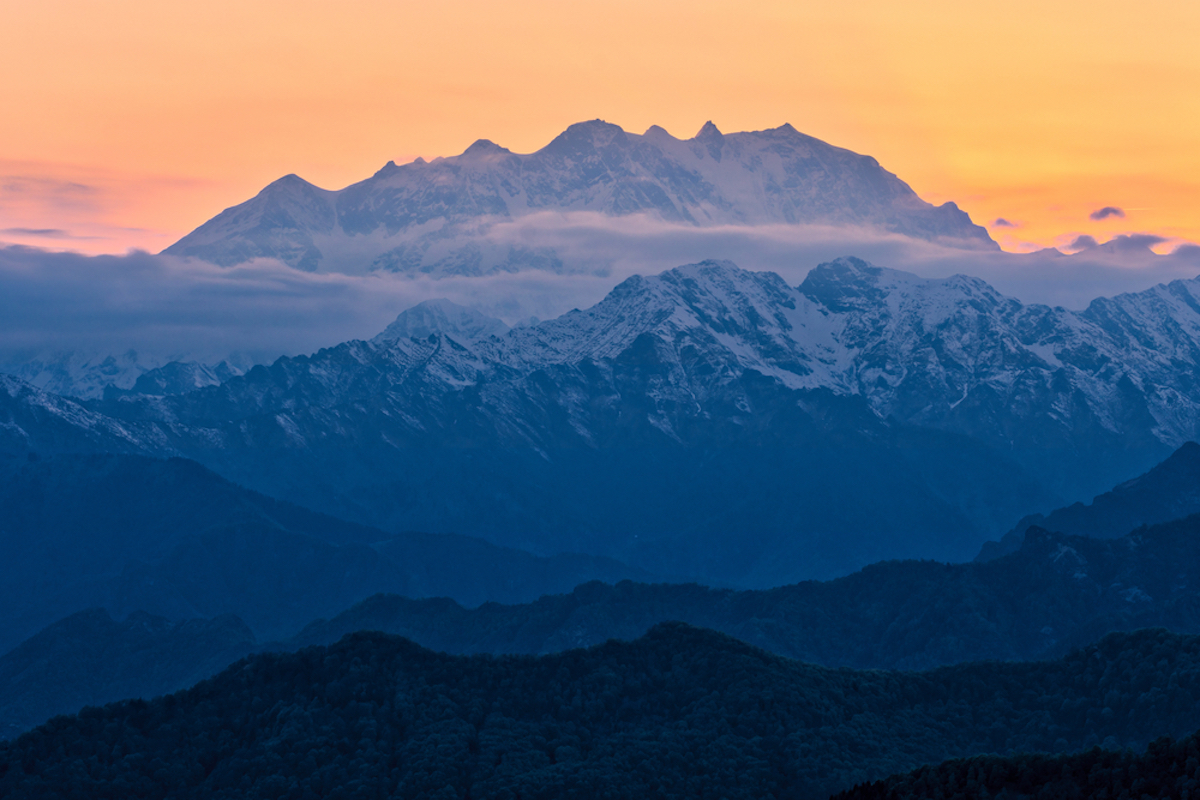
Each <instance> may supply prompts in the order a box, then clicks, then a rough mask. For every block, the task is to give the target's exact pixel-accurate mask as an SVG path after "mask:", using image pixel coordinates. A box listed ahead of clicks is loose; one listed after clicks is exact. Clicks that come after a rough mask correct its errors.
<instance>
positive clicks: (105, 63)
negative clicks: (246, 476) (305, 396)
mask: <svg viewBox="0 0 1200 800" xmlns="http://www.w3.org/2000/svg"><path fill="white" fill-rule="evenodd" d="M821 5H828V6H832V5H833V4H821ZM0 19H2V20H3V21H4V25H3V30H2V31H0V109H2V112H0V113H2V114H3V117H2V118H0V119H2V124H0V241H6V242H10V243H11V242H20V243H25V244H34V245H39V246H46V247H53V248H69V249H76V250H80V251H83V252H123V251H124V250H126V249H127V248H129V247H141V248H146V249H150V250H158V249H161V248H162V247H164V246H166V245H167V244H169V243H170V242H172V241H174V240H175V239H176V238H178V237H179V236H181V235H182V234H184V233H186V232H187V231H188V230H190V229H192V228H194V227H195V226H197V225H199V224H200V223H201V222H203V221H204V220H206V219H207V218H209V217H211V216H213V215H214V214H215V213H217V212H218V211H220V210H221V209H223V208H225V207H226V206H229V205H233V204H235V203H238V202H241V201H242V200H245V199H247V198H248V197H250V196H251V195H253V194H254V193H255V192H257V191H258V189H260V188H261V187H262V186H263V185H265V184H266V183H268V182H269V181H271V180H273V179H275V178H277V177H279V176H281V175H284V174H286V173H289V172H296V173H299V174H300V175H302V176H304V177H306V178H308V179H309V180H311V181H313V182H314V183H317V184H319V185H321V186H325V187H328V188H339V187H341V186H343V185H346V184H348V183H351V182H353V181H356V180H360V179H362V178H365V177H367V176H369V175H370V174H371V173H373V172H374V171H375V170H376V169H378V168H379V167H380V166H382V165H383V164H384V163H385V162H386V161H388V160H389V159H395V160H396V161H406V160H409V159H411V158H413V157H416V156H418V155H420V156H424V157H426V158H431V157H434V156H437V155H451V154H455V153H458V152H461V151H462V150H463V149H464V148H465V147H466V146H467V145H468V144H470V143H471V142H472V141H473V140H474V139H476V138H480V137H485V138H489V139H492V140H494V141H496V142H498V143H500V144H503V145H505V146H507V147H509V148H511V149H513V150H516V151H519V152H528V151H531V150H535V149H537V148H539V147H541V146H542V145H544V144H545V143H546V142H548V141H549V140H550V139H551V138H553V136H554V135H555V134H557V133H558V132H559V131H561V130H562V129H563V128H565V127H566V126H567V125H568V124H570V123H572V122H577V121H580V120H584V119H592V118H596V117H600V118H603V119H606V120H608V121H610V122H615V123H617V124H619V125H621V126H622V127H624V128H626V129H627V130H631V131H636V132H641V131H643V130H645V129H646V128H647V127H649V126H650V125H652V124H659V125H662V126H663V127H665V128H667V130H669V131H671V132H672V133H674V134H675V135H677V136H690V135H693V134H694V133H695V132H696V130H698V129H699V128H700V126H701V125H702V124H703V123H704V121H705V120H707V119H712V120H713V121H714V122H715V123H716V124H717V125H718V126H719V127H720V128H721V129H722V130H725V131H735V130H752V129H760V128H765V127H774V126H776V125H779V124H781V123H783V122H791V123H792V124H793V125H795V126H796V127H797V128H798V129H800V130H802V131H804V132H806V133H809V134H811V135H814V136H817V137H819V138H821V139H824V140H826V141H829V142H831V143H833V144H837V145H841V146H844V147H849V148H851V149H853V150H857V151H859V152H863V153H868V154H870V155H873V156H875V157H877V158H878V159H879V160H880V161H881V162H882V163H883V165H884V166H885V167H887V168H888V169H890V170H891V171H893V172H895V173H896V174H898V175H899V176H900V177H901V178H903V179H905V180H906V181H908V182H909V183H910V184H911V185H912V186H913V188H914V189H916V190H917V192H918V193H920V194H921V195H922V196H923V197H925V198H926V199H928V200H930V201H932V202H942V201H944V200H949V199H953V200H955V201H956V202H958V203H959V205H960V206H962V207H963V208H964V209H966V210H967V211H968V212H969V213H970V214H971V216H972V218H973V219H975V220H976V221H977V222H980V223H984V224H989V225H990V224H991V223H992V221H993V220H995V219H996V218H997V217H1004V218H1005V219H1008V220H1010V221H1013V222H1014V223H1017V225H1018V227H1015V228H1008V229H1005V228H995V227H993V228H991V230H992V233H993V236H995V237H996V238H997V239H998V240H999V241H1001V242H1002V244H1004V245H1005V246H1006V247H1007V248H1009V249H1021V248H1022V247H1023V246H1029V245H1030V244H1056V243H1064V242H1066V241H1069V240H1070V239H1071V238H1073V237H1074V236H1075V235H1077V234H1080V233H1087V234H1091V235H1093V236H1095V237H1096V238H1098V239H1100V240H1101V241H1103V240H1104V239H1106V238H1108V237H1109V236H1111V235H1112V234H1115V233H1122V232H1135V231H1136V232H1148V233H1157V234H1159V235H1162V236H1164V237H1175V238H1181V239H1187V240H1191V241H1200V103H1198V102H1197V99H1196V98H1197V97H1200V3H1195V2H1178V1H1176V0H1171V1H1169V2H1168V1H1166V0H1143V1H1142V2H1140V3H1138V4H1132V3H1128V2H1121V3H1118V2H1108V0H1093V1H1092V2H1087V3H1083V2H1067V1H1063V0H1059V1H1058V2H1054V3H1044V2H1037V3H1034V2H1026V1H1025V0H1014V1H1010V2H1006V3H989V4H984V3H973V2H962V0H957V1H956V2H942V1H941V0H938V1H936V2H934V1H931V0H930V1H926V2H908V3H896V2H894V0H893V1H892V2H875V1H874V0H869V1H867V2H849V3H844V4H840V6H839V7H837V8H832V7H830V8H818V4H816V3H804V2H796V0H793V1H792V2H785V3H779V2H758V3H755V4H735V3H732V2H711V1H706V0H687V1H686V2H683V1H682V0H680V1H677V0H656V1H655V2H646V0H639V2H625V1H624V0H605V1H604V2H592V1H591V0H572V2H562V0H549V1H543V0H526V1H525V2H509V3H500V2H496V1H495V0H442V2H438V3H415V2H395V0H393V1H392V2H372V1H370V0H359V1H355V0H348V1H343V2H340V3H330V2H327V1H324V0H323V1H322V2H310V1H309V0H288V2H253V1H252V0H241V1H240V2H226V1H225V0H210V2H207V3H202V4H201V3H188V4H184V3H178V2H166V3H164V2H161V0H159V1H158V2H148V1H144V0H126V1H124V2H122V1H121V0H110V2H105V3H101V2H98V1H97V0H39V2H37V3H33V2H28V0H0ZM1110 205H1111V206H1118V207H1121V208H1124V209H1126V217H1125V218H1124V219H1120V218H1115V217H1114V218H1110V219H1108V220H1105V221H1103V222H1092V221H1090V220H1089V219H1088V213H1089V212H1091V211H1093V210H1095V209H1097V208H1100V207H1102V206H1110Z"/></svg>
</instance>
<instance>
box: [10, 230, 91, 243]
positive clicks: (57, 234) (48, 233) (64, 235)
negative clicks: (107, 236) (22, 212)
mask: <svg viewBox="0 0 1200 800" xmlns="http://www.w3.org/2000/svg"><path fill="white" fill-rule="evenodd" d="M4 234H7V235H9V236H21V237H30V238H35V239H78V240H92V239H97V238H99V237H97V236H76V235H74V234H73V233H71V232H70V231H65V230H63V229H62V228H0V235H4Z"/></svg>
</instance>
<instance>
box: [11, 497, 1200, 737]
mask: <svg viewBox="0 0 1200 800" xmlns="http://www.w3.org/2000/svg"><path fill="white" fill-rule="evenodd" d="M404 541H406V540H405V539H403V538H400V539H396V540H393V543H392V544H385V545H383V546H382V547H379V546H377V549H379V550H381V552H382V553H383V555H385V556H388V557H395V556H396V555H397V554H396V552H395V547H396V544H395V543H397V542H404ZM410 547H411V546H410ZM406 555H407V557H401V558H396V559H395V560H396V561H397V563H399V564H402V565H404V566H405V567H406V568H407V570H408V574H409V575H410V576H412V575H414V574H418V575H419V574H420V571H421V570H422V569H425V570H430V571H434V572H436V571H438V570H443V571H444V572H445V573H446V575H447V576H449V575H451V574H457V575H458V576H459V577H460V579H461V581H462V582H464V583H466V582H469V581H477V582H479V583H480V584H483V586H481V587H479V590H480V591H483V590H484V589H485V588H490V589H491V590H492V591H495V585H496V584H495V582H494V577H492V582H490V583H489V576H488V575H487V574H486V573H485V571H484V568H483V567H482V566H476V563H477V560H476V559H472V558H471V557H470V555H469V554H468V553H465V552H461V551H460V552H459V553H458V554H457V555H449V556H448V555H447V554H446V553H445V552H438V551H436V550H432V549H431V548H426V549H424V550H422V551H416V552H411V551H410V552H409V553H407V554H406ZM485 555H486V554H485ZM437 557H440V558H441V559H443V561H442V563H440V564H437V563H431V562H430V560H431V559H433V558H437ZM239 559H240V560H246V556H245V555H243V554H236V553H235V554H233V556H232V558H231V561H232V562H233V563H231V564H230V566H229V567H228V570H229V571H230V572H232V571H235V570H237V569H238V568H239V567H238V566H237V562H238V561H239ZM513 561H514V560H513V559H512V558H511V557H510V559H509V561H508V562H505V561H503V560H502V559H500V558H496V559H495V560H494V564H495V565H496V569H497V571H500V570H504V571H505V572H507V573H508V575H509V577H510V580H511V579H512V577H514V576H513V572H515V570H516V569H517V568H519V567H520V562H516V564H514V563H513ZM251 563H252V564H254V565H260V566H261V562H260V561H252V562H251ZM279 565H283V566H286V554H284V555H283V556H279V557H277V558H276V559H275V566H273V567H272V568H274V569H278V568H279ZM546 566H548V567H552V566H558V568H559V573H558V577H559V578H560V579H562V578H564V577H565V575H564V573H565V572H566V570H564V569H563V565H562V564H558V565H553V564H550V565H546ZM328 569H329V570H330V571H336V570H339V569H341V565H340V564H339V563H336V562H332V561H331V563H330V564H329V565H328ZM527 569H528V568H527ZM535 574H537V573H535ZM576 574H578V573H576ZM551 575H553V573H551ZM551 575H546V576H543V579H544V581H545V583H544V584H543V585H553V580H552V578H551ZM481 576H482V577H481ZM309 580H310V581H311V583H312V584H313V585H314V586H316V587H319V586H321V585H323V584H324V583H325V582H327V581H328V577H327V576H322V575H320V574H319V573H318V574H316V575H315V576H310V577H309ZM413 583H414V584H415V585H418V586H425V587H428V586H431V585H437V584H436V582H435V581H430V580H429V579H428V578H426V579H425V580H424V581H423V582H418V581H417V580H413ZM530 583H532V581H530ZM442 585H446V586H454V585H455V584H454V583H453V582H452V581H451V580H449V579H448V577H447V578H443V580H442ZM1197 586H1200V515H1193V516H1190V517H1188V518H1186V519H1183V520H1178V521H1174V522H1170V523H1165V524H1160V525H1155V526H1151V527H1143V528H1140V529H1138V530H1137V531H1135V532H1133V533H1131V534H1128V535H1126V536H1125V537H1121V538H1118V539H1097V538H1092V537H1086V536H1066V535H1063V534H1055V533H1050V532H1048V531H1045V530H1043V529H1040V528H1031V529H1030V530H1029V531H1028V534H1027V536H1026V537H1025V539H1024V541H1023V543H1022V544H1021V546H1020V548H1019V550H1018V551H1017V552H1015V553H1013V554H1010V555H1007V556H1005V557H1002V558H999V559H995V560H992V561H989V562H987V563H967V564H954V565H949V564H939V563H934V562H917V561H903V562H901V561H894V562H885V563H881V564H875V565H872V566H870V567H868V568H866V569H864V570H862V571H861V572H858V573H855V574H854V575H850V576H847V577H845V578H840V579H838V580H835V581H831V582H827V583H817V582H806V583H801V584H797V585H792V586H785V587H780V588H778V589H772V590H769V591H758V592H753V591H750V592H738V591H732V590H728V589H712V588H707V587H703V586H698V585H695V584H691V585H672V584H647V583H634V582H632V581H622V582H620V583H617V584H616V585H606V584H602V583H599V582H590V583H586V584H583V585H581V586H579V587H577V588H575V590H574V591H572V592H570V593H568V594H557V595H550V596H545V597H541V598H539V599H538V600H536V601H534V602H532V603H526V604H522V605H500V604H497V603H485V604H483V605H481V606H479V607H477V608H464V607H463V606H462V605H460V604H459V603H456V602H454V601H453V600H450V599H447V598H434V599H412V598H407V597H400V596H397V595H383V594H381V595H376V596H374V597H371V598H368V599H366V600H364V601H363V602H361V603H358V604H356V605H355V606H353V607H351V608H349V609H347V610H346V611H344V612H343V613H340V614H338V615H337V616H334V617H332V618H331V619H323V620H317V621H314V622H312V624H310V625H308V626H306V627H305V628H304V629H303V630H302V631H300V632H299V633H298V634H297V635H295V636H292V637H290V638H287V639H285V640H282V641H275V642H268V641H264V639H263V638H262V637H261V636H259V637H255V636H254V634H253V632H251V631H250V629H249V628H248V627H247V626H245V625H244V624H243V623H242V622H241V621H240V620H239V619H238V618H236V617H223V618H217V619H213V620H211V621H209V620H200V619H197V620H190V621H188V622H186V623H174V622H171V621H169V620H167V619H162V618H158V617H153V616H151V615H147V614H145V613H142V612H137V613H134V614H131V615H130V616H129V617H128V618H127V619H125V620H124V621H122V622H115V621H114V620H113V619H112V618H111V616H110V615H109V614H108V613H106V612H103V611H100V610H96V609H89V610H86V611H81V612H79V613H78V614H74V615H72V616H70V617H68V618H66V619H64V620H61V621H59V622H56V623H55V624H53V625H51V626H49V627H48V628H46V629H45V630H43V631H41V632H39V633H38V634H37V635H36V636H34V637H32V638H30V639H29V640H28V641H27V642H25V643H24V644H22V645H21V646H20V647H18V648H16V649H14V650H13V651H12V652H10V653H8V654H6V655H4V656H3V657H0V736H2V735H3V733H4V732H5V731H7V732H8V735H15V734H16V733H18V732H20V731H22V730H25V729H27V728H29V727H31V726H33V725H35V724H38V723H40V722H42V721H44V720H46V719H48V718H49V717H50V716H53V715H54V714H58V713H71V712H75V711H77V710H78V709H79V708H80V707H82V706H84V705H99V704H102V703H105V702H110V701H114V700H118V699H121V698H124V697H147V698H148V697H152V696H154V695H156V694H159V693H162V692H164V691H173V690H175V689H181V688H184V687H186V686H188V685H189V684H190V683H192V682H194V681H195V680H197V679H199V678H202V677H206V676H207V675H208V674H212V673H214V672H216V671H217V670H218V669H219V668H221V667H223V666H225V665H226V664H228V663H230V662H231V661H233V660H234V659H235V658H237V657H239V656H241V655H244V654H246V653H249V652H252V651H257V650H263V649H266V650H295V649H298V648H302V647H306V646H310V645H317V644H332V643H334V642H336V641H338V640H339V639H340V638H341V637H342V636H344V635H346V634H349V633H353V632H355V631H361V630H377V631H383V632H387V633H392V634H399V635H402V636H405V637H407V638H409V639H412V640H413V641H415V642H417V643H418V644H421V645H423V646H425V647H429V648H432V649H435V650H442V651H447V652H451V653H463V654H475V653H493V654H495V653H525V654H545V653H551V652H559V651H563V650H567V649H570V648H573V647H580V646H588V645H594V644H600V643H603V642H605V641H607V640H609V639H613V638H616V639H626V640H632V639H635V638H637V637H639V636H641V635H642V634H643V633H644V632H646V631H647V630H649V629H650V628H651V627H653V626H654V625H656V624H659V623H661V622H667V621H672V620H678V621H683V622H687V623H690V624H692V625H697V626H703V627H706V628H711V629H714V630H718V631H721V632H723V633H726V634H728V635H730V636H734V637H736V638H738V639H741V640H743V641H746V642H749V643H751V644H754V645H756V646H758V647H762V648H764V649H765V650H768V651H771V652H773V653H777V654H779V655H783V656H788V657H792V658H796V659H799V660H802V661H805V662H810V663H815V664H822V665H825V666H830V667H855V668H861V669H910V670H911V669H928V668H931V667H936V666H939V665H947V664H955V663H961V662H964V661H973V660H985V659H993V660H1005V661H1010V660H1011V661H1015V660H1037V659H1046V658H1052V657H1058V656H1061V655H1064V654H1066V653H1067V652H1069V651H1070V649H1071V648H1073V647H1079V646H1083V645H1084V644H1086V643H1089V642H1091V641H1094V640H1095V639H1098V638H1099V637H1101V636H1103V635H1105V634H1107V633H1109V632H1112V631H1129V630H1134V629H1137V628H1141V627H1148V626H1161V627H1166V628H1169V629H1171V630H1173V631H1176V632H1179V633H1189V634H1196V633H1200V594H1198V593H1197ZM514 588H518V587H514ZM460 591H461V589H460ZM235 599H240V600H241V602H243V603H245V598H235ZM285 599H286V598H285ZM279 600H280V598H270V599H269V600H268V601H266V605H267V607H268V608H271V607H274V605H275V604H277V603H278V602H279ZM257 601H258V602H259V603H263V602H264V600H263V598H261V597H259V598H257ZM262 616H263V613H262V612H261V611H259V612H258V613H256V614H255V615H254V617H255V618H256V619H261V618H262ZM51 666H52V667H53V668H51Z"/></svg>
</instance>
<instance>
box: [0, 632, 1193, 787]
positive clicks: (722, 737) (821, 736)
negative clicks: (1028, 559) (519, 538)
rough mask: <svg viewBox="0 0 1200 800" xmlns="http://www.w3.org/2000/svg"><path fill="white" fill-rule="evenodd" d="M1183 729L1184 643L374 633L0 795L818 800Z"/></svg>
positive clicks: (172, 704) (279, 657)
mask: <svg viewBox="0 0 1200 800" xmlns="http://www.w3.org/2000/svg"><path fill="white" fill-rule="evenodd" d="M1198 713H1200V638H1198V637H1185V636H1178V635H1173V634H1169V633H1167V632H1165V631H1161V630H1149V631H1142V632H1138V633H1135V634H1120V635H1112V636H1109V637H1106V638H1105V639H1104V640H1102V641H1101V642H1099V643H1098V644H1096V645H1094V646H1091V647H1088V648H1085V649H1082V650H1079V651H1076V652H1073V653H1072V654H1070V655H1069V656H1067V657H1066V658H1064V659H1061V660H1058V661H1052V662H1040V663H1019V664H1015V663H997V662H985V663H976V664H966V665H959V666H954V667H945V668H941V669H937V670H933V671H930V672H924V673H903V672H882V671H855V670H850V669H828V668H822V667H815V666H811V665H806V664H802V663H799V662H795V661H791V660H789V659H785V658H781V657H778V656H774V655H771V654H768V653H766V652H764V651H762V650H759V649H756V648H754V647H751V646H749V645H746V644H744V643H742V642H739V641H736V640H734V639H731V638H729V637H726V636H724V635H721V634H717V633H714V632H711V631H704V630H700V629H696V628H691V627H689V626H686V625H682V624H677V623H674V624H664V625H660V626H657V627H655V628H654V629H653V630H652V631H651V632H650V633H648V634H647V635H646V636H645V637H643V638H642V639H639V640H638V641H636V642H631V643H622V642H609V643H607V644H604V645H600V646H598V647H594V648H591V649H587V650H573V651H569V652H565V653H561V654H558V655H553V656H545V657H530V656H505V657H495V656H470V657H463V656H449V655H445V654H439V653H435V652H432V651H429V650H425V649H423V648H421V647H418V646H417V645H415V644H413V643H411V642H409V641H407V640H404V639H401V638H398V637H391V636H387V635H384V634H377V633H360V634H355V635H352V636H349V637H346V638H345V639H344V640H342V641H341V642H340V643H338V644H336V645H334V646H331V647H312V648H307V649H305V650H302V651H300V652H298V653H294V654H265V655H258V656H253V657H250V658H248V659H245V660H243V661H240V662H238V663H237V664H235V665H234V666H232V667H231V668H229V669H228V670H226V671H225V672H223V673H221V674H220V675H219V676H217V677H216V678H213V679H211V680H208V681H204V682H202V683H200V684H198V685H197V686H195V687H194V688H192V689H189V690H187V691H184V692H180V693H177V694H174V695H168V696H166V697H162V698H156V699H155V700H153V701H150V702H145V701H127V702H122V703H118V704H114V705H110V706H108V707H105V708H89V709H85V710H84V711H83V712H82V713H80V714H79V715H78V716H75V717H60V718H56V719H55V720H52V721H51V722H50V723H48V724H46V725H44V726H42V727H40V728H38V729H36V730H34V731H32V732H30V733H28V734H25V735H23V736H22V737H20V738H19V739H17V740H16V741H14V742H12V743H9V744H5V745H0V796H3V797H6V798H9V797H11V798H32V797H37V798H48V797H49V798H53V797H89V798H93V797H94V798H105V797H113V798H116V797H122V798H124V797H132V796H137V797H145V798H156V797H180V798H192V797H194V798H200V797H204V798H234V797H237V798H246V797H249V798H257V797H263V798H266V797H271V798H309V797H345V798H356V797H405V798H418V797H419V798H429V797H447V798H449V797H459V798H466V797H470V798H473V799H475V800H478V798H483V797H497V798H500V797H503V798H516V797H521V798H557V797H684V796H687V797H712V798H719V797H725V798H751V797H754V798H757V797H763V796H777V797H795V798H818V797H824V796H827V795H828V794H829V793H830V792H833V791H837V790H841V789H846V788H849V787H851V786H853V785H855V784H860V783H863V782H865V781H870V780H878V779H881V778H883V777H885V776H887V775H891V774H894V773H897V772H900V771H903V770H908V769H912V768H914V767H916V766H918V765H920V764H924V763H935V762H939V761H942V760H945V759H948V758H955V757H963V756H968V755H972V754H977V753H984V752H994V753H1000V754H1004V753H1015V752H1030V751H1060V752H1061V751H1070V750H1078V749H1083V748H1087V747H1092V746H1094V745H1103V746H1106V747H1110V748H1118V747H1125V746H1132V747H1143V746H1145V744H1146V743H1148V742H1150V741H1152V740H1154V739H1156V738H1158V737H1160V736H1162V735H1174V736H1180V735H1184V734H1186V733H1188V732H1190V731H1191V730H1193V729H1194V728H1195V723H1196V719H1197V714H1198Z"/></svg>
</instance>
